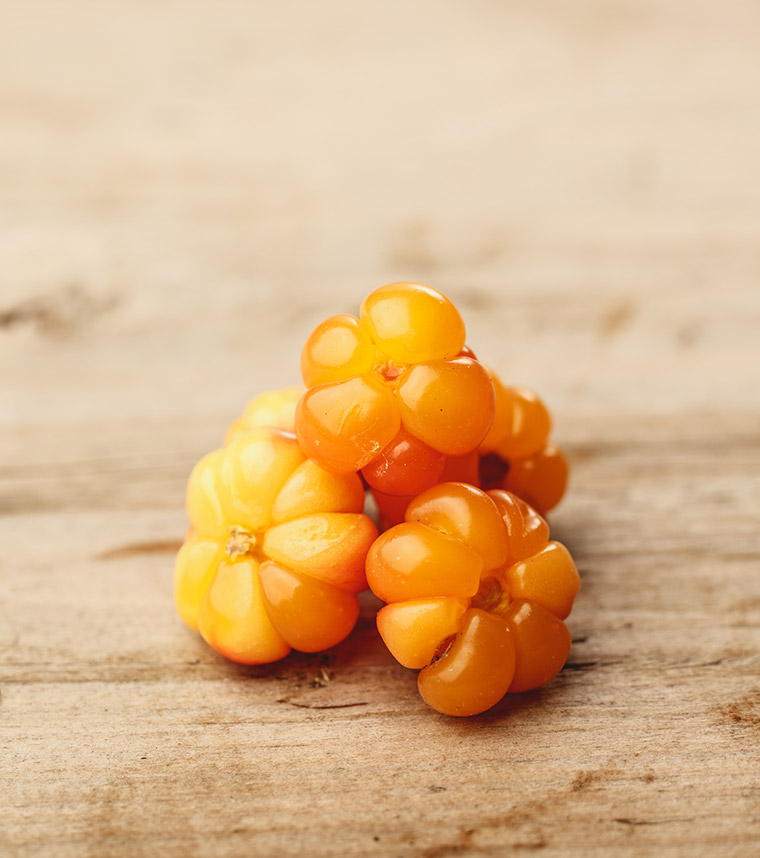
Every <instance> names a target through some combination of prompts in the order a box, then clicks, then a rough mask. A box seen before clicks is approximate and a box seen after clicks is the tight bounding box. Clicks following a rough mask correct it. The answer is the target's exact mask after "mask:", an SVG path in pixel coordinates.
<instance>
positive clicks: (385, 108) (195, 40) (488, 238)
mask: <svg viewBox="0 0 760 858" xmlns="http://www.w3.org/2000/svg"><path fill="white" fill-rule="evenodd" d="M758 44H760V6H758V4H757V3H753V2H747V0H745V2H738V0H729V1H728V2H717V0H668V2H662V0H616V2H606V0H580V2H577V3H572V4H566V3H562V2H557V0H537V2H530V3H528V2H486V0H478V2H473V3H467V4H462V3H454V2H420V3H415V4H408V3H402V2H395V0H391V2H387V3H382V4H356V3H349V2H342V0H328V1H327V2H323V3H319V4H308V3H298V2H285V3H279V4H269V3H260V2H253V3H252V2H248V0H226V2H221V3H211V2H207V0H182V2H173V0H158V2H151V3H142V2H137V0H112V2H109V3H105V4H104V3H99V2H96V0H68V2H66V3H57V2H51V0H24V2H6V3H3V4H2V7H1V8H0V121H1V122H2V127H1V131H0V403H2V407H1V408H0V425H2V426H4V427H5V429H9V428H10V427H27V428H28V427H29V426H30V424H38V425H39V424H40V423H45V422H50V421H52V422H54V423H56V424H70V423H78V424H81V425H85V424H87V423H88V422H91V421H99V420H124V419H136V420H150V419H153V418H156V419H164V418H167V417H170V418H172V419H175V418H179V419H183V418H193V419H197V418H208V419H209V420H211V421H212V423H213V424H214V425H213V428H210V429H209V431H208V434H207V435H205V436H204V437H203V440H202V441H201V440H200V439H199V440H198V442H197V445H198V447H200V446H201V445H202V444H206V443H207V442H209V441H211V442H215V441H214V439H216V438H217V437H218V436H219V431H220V428H221V427H223V426H224V425H225V424H226V423H227V422H228V421H229V420H230V419H232V417H234V416H235V414H236V413H237V412H238V411H239V410H240V409H241V408H242V406H243V404H244V402H245V401H246V400H247V399H249V398H250V397H251V396H252V395H253V394H254V393H255V392H257V391H258V390H260V389H263V388H268V387H277V386H280V385H284V384H290V383H292V382H293V381H295V380H297V379H298V353H299V350H300V347H301V344H302V342H303V340H304V338H305V337H306V336H307V335H308V333H309V332H310V330H311V329H312V327H313V326H314V324H316V323H317V322H318V321H320V320H321V319H322V318H324V317H325V316H326V315H331V314H333V313H336V312H339V311H355V310H356V309H357V307H358V304H359V301H360V300H361V297H362V296H363V295H364V294H366V293H367V292H368V291H370V290H371V289H373V288H375V287H376V286H378V285H381V284H382V283H385V282H388V281H392V280H398V279H416V280H421V281H423V282H427V283H430V284H431V285H434V286H437V287H438V288H441V289H443V290H444V291H446V292H447V293H448V294H450V296H451V297H452V298H453V299H454V300H455V301H456V302H457V303H458V305H459V306H460V309H461V310H462V313H463V315H464V316H465V320H466V322H467V324H468V331H469V341H470V343H471V345H472V346H473V347H474V348H475V349H476V351H477V352H478V354H479V356H481V358H482V359H484V360H485V361H486V362H488V363H490V364H492V365H493V366H494V367H495V368H497V369H498V370H499V371H501V372H502V373H503V374H504V376H505V377H506V378H507V379H508V380H510V381H512V382H515V383H524V384H527V385H529V386H532V387H534V388H536V389H538V390H539V391H540V392H542V394H543V395H544V397H545V398H546V399H547V401H548V403H549V405H550V407H553V409H554V411H555V412H556V413H557V416H558V420H560V421H561V419H562V415H563V414H564V413H566V412H567V411H569V410H572V411H574V412H577V413H596V412H598V411H599V410H600V409H601V410H606V409H617V410H618V411H619V410H620V409H623V410H627V409H633V410H636V411H645V412H649V411H653V412H658V413H660V412H667V411H672V410H674V409H675V408H676V407H677V408H679V409H683V408H687V409H696V410H705V409H708V410H709V409H714V408H716V398H719V399H720V407H721V408H730V407H744V406H745V405H746V402H747V396H748V388H747V381H746V372H745V371H740V372H737V371H736V369H735V368H736V367H737V366H739V367H741V366H745V367H746V365H747V364H748V362H749V363H751V362H752V361H753V360H756V359H757V354H758V353H757V346H756V339H757V330H758V327H757V325H758V314H757V310H756V308H755V310H754V312H750V310H751V301H750V300H749V299H750V295H753V294H756V292H757V289H758V286H757V283H758V276H759V275H760V174H759V173H758V153H760V114H759V113H758V106H759V104H760V102H759V100H758V99H760V54H759V53H758ZM706 307H709V308H710V311H709V312H705V308H706ZM717 310H720V312H716V311H717ZM704 346H706V348H705V347H704ZM718 381H719V383H718ZM751 395H753V396H755V401H757V394H755V393H753V394H751ZM95 434H97V433H95ZM5 438H6V441H7V440H8V436H7V435H6V436H5ZM14 438H15V441H18V440H19V436H17V435H14ZM32 440H33V439H32V438H30V436H29V434H28V432H25V434H24V441H25V443H28V442H30V441H32ZM194 449H195V448H194Z"/></svg>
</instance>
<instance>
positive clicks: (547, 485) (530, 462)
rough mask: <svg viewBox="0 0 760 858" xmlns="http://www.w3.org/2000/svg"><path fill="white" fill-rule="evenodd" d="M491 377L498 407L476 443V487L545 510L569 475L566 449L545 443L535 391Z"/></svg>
mask: <svg viewBox="0 0 760 858" xmlns="http://www.w3.org/2000/svg"><path fill="white" fill-rule="evenodd" d="M491 380H492V381H493V386H494V391H495V394H496V409H495V414H494V420H493V425H492V426H491V428H490V430H489V432H488V434H487V435H486V437H485V439H484V441H483V443H482V444H481V445H480V455H481V458H480V485H481V486H482V488H484V489H494V488H502V489H506V490H507V491H511V492H514V493H515V494H516V495H519V496H520V497H521V498H523V500H526V501H527V502H528V503H529V504H531V506H533V507H534V508H535V509H537V510H538V511H539V512H540V513H542V514H543V513H546V512H548V511H549V510H550V509H553V508H554V507H555V506H556V505H557V504H558V503H559V502H560V500H561V499H562V495H563V494H564V493H565V488H566V487H567V477H568V464H567V459H566V458H565V455H564V453H563V452H562V451H561V450H560V448H559V447H557V446H555V445H551V444H549V432H550V431H551V417H550V416H549V412H548V411H547V409H546V406H545V405H544V403H543V402H542V401H541V400H540V399H539V398H538V396H536V394H535V393H533V391H531V390H528V389H527V388H524V387H506V386H505V385H503V384H502V383H501V382H500V381H499V379H498V377H497V376H496V374H495V373H493V372H492V373H491Z"/></svg>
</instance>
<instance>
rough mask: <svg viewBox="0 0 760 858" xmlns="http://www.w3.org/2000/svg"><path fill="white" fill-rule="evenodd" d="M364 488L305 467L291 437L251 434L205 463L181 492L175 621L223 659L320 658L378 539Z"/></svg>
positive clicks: (346, 623)
mask: <svg viewBox="0 0 760 858" xmlns="http://www.w3.org/2000/svg"><path fill="white" fill-rule="evenodd" d="M363 505H364V488H363V486H362V483H361V480H360V479H359V477H358V476H357V475H355V474H347V475H338V474H334V473H332V472H329V471H326V470H325V469H323V468H321V467H320V466H319V465H317V464H316V463H315V462H313V461H310V460H309V459H307V458H306V456H304V454H303V452H302V451H301V450H300V448H299V446H298V443H297V441H296V438H295V436H294V435H291V434H288V433H286V432H283V431H280V430H277V429H269V428H257V429H253V430H250V431H248V432H245V433H242V434H240V435H239V436H238V437H236V438H234V439H233V440H232V441H231V442H230V443H229V444H228V445H227V446H226V447H224V448H222V449H220V450H216V451H214V452H213V453H210V454H208V455H207V456H205V457H204V458H203V459H201V461H200V462H198V464H197V465H196V466H195V468H194V469H193V471H192V473H191V475H190V480H189V483H188V489H187V510H188V515H189V518H190V527H191V529H190V533H189V534H188V537H187V539H186V541H185V543H184V545H183V546H182V548H181V549H180V552H179V554H178V556H177V562H176V567H175V589H174V593H175V601H176V605H177V609H178V611H179V614H180V616H181V617H182V619H183V620H184V622H185V623H186V624H187V625H188V626H190V628H192V629H197V630H198V631H200V633H201V635H202V636H203V638H204V639H205V640H206V642H207V643H209V644H210V645H211V646H212V647H213V648H214V649H216V650H218V651H219V652H220V653H222V655H225V656H226V657H227V658H230V659H232V660H233V661H238V662H241V663H244V664H262V663H265V662H271V661H275V660H277V659H279V658H282V657H283V656H285V655H287V654H288V652H289V651H290V649H291V647H293V648H295V649H298V650H302V651H304V652H314V651H317V650H322V649H326V648H328V647H331V646H333V645H334V644H337V643H339V642H340V641H341V640H343V639H344V638H345V637H346V635H348V633H349V632H350V631H351V629H352V628H353V627H354V624H355V622H356V618H357V616H358V613H359V602H358V599H357V596H356V594H357V593H358V592H359V591H361V590H363V589H364V588H365V586H366V578H365V573H364V562H365V558H366V554H367V551H368V549H369V547H370V545H371V544H372V542H373V540H374V539H375V537H376V536H377V529H376V527H375V526H374V524H373V523H372V522H371V521H370V519H369V518H367V516H365V515H363V514H362V513H361V510H362V508H363Z"/></svg>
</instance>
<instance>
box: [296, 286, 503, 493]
mask: <svg viewBox="0 0 760 858" xmlns="http://www.w3.org/2000/svg"><path fill="white" fill-rule="evenodd" d="M464 339H465V329H464V323H463V322H462V319H461V317H460V315H459V313H458V311H457V309H456V308H455V307H454V305H453V304H452V303H451V301H449V300H448V298H446V297H445V296H444V295H443V294H441V293H440V292H437V291H436V290H435V289H431V288H430V287H429V286H423V285H421V284H418V283H392V284H390V285H388V286H383V287H381V288H380V289H377V290H376V291H374V292H372V293H371V294H370V295H369V296H368V297H367V298H366V299H365V301H364V303H363V304H362V307H361V318H360V319H358V318H356V317H355V316H349V315H340V316H333V317H332V318H330V319H327V321H325V322H323V323H322V324H321V325H319V326H318V327H317V328H316V330H315V331H314V332H313V333H312V334H311V336H310V337H309V339H308V341H307V343H306V346H305V347H304V350H303V354H302V357H301V371H302V375H303V379H304V383H305V384H306V386H307V387H308V388H309V389H308V390H307V392H306V393H305V394H304V396H303V397H302V398H301V400H300V402H299V404H298V408H297V410H296V432H297V434H298V440H299V443H300V444H301V447H302V449H303V450H304V451H305V452H306V454H307V455H308V456H310V457H311V458H312V459H314V460H315V461H317V462H319V463H320V464H321V465H323V466H324V467H326V468H330V469H331V470H334V471H336V472H338V473H349V472H354V471H358V470H361V469H362V468H365V469H366V472H365V474H364V476H365V479H366V480H367V481H368V482H369V483H370V485H373V486H375V487H376V488H377V489H378V491H380V492H386V493H392V494H405V495H410V496H411V495H414V494H415V492H416V491H418V490H419V489H420V487H421V486H425V487H427V486H429V485H433V484H434V483H435V482H436V480H437V479H438V478H439V476H440V472H441V456H462V455H465V454H467V453H469V452H471V451H472V450H474V449H475V448H477V447H478V445H479V444H480V443H481V441H482V440H483V438H484V437H485V435H486V433H487V432H488V429H489V427H490V426H491V422H492V420H493V411H494V393H493V385H492V384H491V381H490V378H489V376H488V373H487V371H486V370H485V369H484V368H483V367H482V366H481V364H479V363H478V361H477V360H475V359H474V358H473V357H471V356H469V354H462V349H463V347H464ZM389 488H392V489H393V491H392V492H389V491H388V490H389Z"/></svg>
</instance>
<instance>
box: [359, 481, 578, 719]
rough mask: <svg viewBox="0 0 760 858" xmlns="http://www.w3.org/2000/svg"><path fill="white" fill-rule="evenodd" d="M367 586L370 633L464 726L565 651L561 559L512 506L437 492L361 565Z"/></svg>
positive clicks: (451, 488) (542, 527)
mask: <svg viewBox="0 0 760 858" xmlns="http://www.w3.org/2000/svg"><path fill="white" fill-rule="evenodd" d="M367 580H368V582H369V585H370V587H371V588H372V590H373V592H374V593H375V594H376V595H377V596H378V597H379V598H381V599H383V601H385V602H388V604H387V605H386V606H385V607H384V608H383V609H382V610H381V611H380V613H379V614H378V617H377V625H378V629H379V631H380V634H381V636H382V638H383V640H384V641H385V643H386V645H387V646H388V648H389V649H390V651H391V652H392V653H393V655H394V656H395V657H396V659H397V660H398V661H399V662H400V663H401V664H403V665H404V666H406V667H409V668H415V669H420V673H419V676H418V687H419V690H420V693H421V695H422V697H423V699H424V700H425V701H426V702H427V703H428V704H429V705H430V706H432V707H433V708H434V709H437V710H438V711H439V712H443V713H445V714H448V715H474V714H477V713H479V712H483V711H485V710H486V709H488V708H490V707H491V706H493V705H494V704H495V703H496V702H497V701H498V700H500V699H501V697H502V696H503V695H504V694H505V693H506V692H508V691H510V692H517V691H527V690H529V689H532V688H536V687H538V686H539V685H542V684H543V683H545V682H547V681H548V680H549V679H551V678H552V677H553V676H554V675H555V674H556V673H557V672H558V671H559V670H560V669H561V667H562V665H563V664H564V662H565V660H566V658H567V655H568V653H569V651H570V634H569V632H568V630H567V627H566V626H565V624H564V623H563V622H562V620H563V619H565V618H566V617H567V616H568V614H569V613H570V609H571V607H572V604H573V600H574V599H575V596H576V594H577V593H578V590H579V587H580V579H579V577H578V572H577V570H576V568H575V565H574V563H573V561H572V558H571V557H570V554H569V553H568V551H567V549H566V548H565V547H564V546H563V545H561V544H560V543H558V542H550V541H549V528H548V526H547V524H546V522H545V521H544V519H543V518H542V517H541V516H540V515H539V514H538V513H537V512H536V511H535V510H534V509H532V508H531V507H530V506H528V504H526V503H525V502H524V501H522V500H521V499H520V498H518V497H517V496H515V495H513V494H511V493H509V492H506V491H503V490H496V491H491V492H488V493H485V492H483V491H481V490H479V489H477V488H474V487H473V486H469V485H465V484H464V483H443V484H440V485H437V486H435V487H433V488H432V489H429V490H428V491H426V492H424V493H423V494H422V495H420V496H419V497H417V498H416V499H414V500H413V501H412V502H411V503H410V504H409V506H408V507H407V510H406V520H405V522H404V523H402V524H399V525H397V526H395V527H393V528H391V529H390V530H388V531H386V532H385V533H384V534H383V535H382V536H380V537H379V538H378V539H377V540H376V542H375V543H374V544H373V545H372V547H371V549H370V551H369V554H368V555H367Z"/></svg>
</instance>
